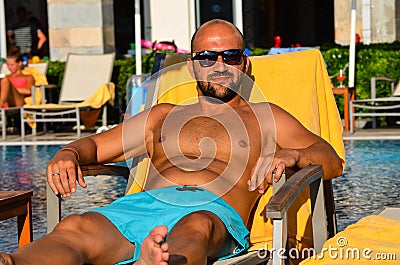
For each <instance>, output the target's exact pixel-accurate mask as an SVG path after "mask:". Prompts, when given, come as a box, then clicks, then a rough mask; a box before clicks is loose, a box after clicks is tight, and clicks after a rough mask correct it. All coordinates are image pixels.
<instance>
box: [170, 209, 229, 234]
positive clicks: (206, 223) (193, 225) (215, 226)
mask: <svg viewBox="0 0 400 265" xmlns="http://www.w3.org/2000/svg"><path fill="white" fill-rule="evenodd" d="M181 226H182V227H184V228H185V229H191V231H193V233H195V234H201V235H205V236H211V235H212V234H213V233H215V232H216V231H220V232H223V231H224V230H225V226H224V224H223V223H222V221H221V220H220V219H219V218H218V217H217V216H216V215H215V214H213V213H211V212H208V211H198V212H193V213H190V214H188V215H186V216H184V217H183V218H182V219H181V220H180V221H179V222H178V224H177V226H176V228H179V227H181Z"/></svg>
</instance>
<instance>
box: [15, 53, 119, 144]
mask: <svg viewBox="0 0 400 265" xmlns="http://www.w3.org/2000/svg"><path fill="white" fill-rule="evenodd" d="M114 58H115V54H113V53H110V54H69V55H68V58H67V63H66V66H65V71H64V76H63V81H62V85H61V91H60V97H59V103H58V104H41V105H25V106H24V107H23V108H22V109H21V137H22V138H24V137H25V123H48V122H74V123H75V124H76V127H77V137H78V138H79V137H80V133H81V129H80V127H81V126H80V119H81V117H80V111H82V110H84V109H86V110H88V109H101V108H102V109H103V118H102V119H103V126H106V125H107V109H106V108H107V105H106V104H105V103H106V102H108V101H109V100H113V99H114V85H113V84H112V86H111V83H110V80H111V74H112V70H113V66H114ZM102 85H106V86H107V87H106V88H105V89H106V90H107V89H108V88H110V89H109V91H108V92H107V91H105V93H106V94H107V98H104V97H100V95H98V96H99V98H96V93H98V92H101V91H99V90H98V89H99V88H101V86H102ZM111 87H112V89H111ZM85 100H86V101H85ZM88 100H91V102H87V101H88ZM92 100H95V101H96V102H92ZM104 101H105V102H104ZM86 103H87V104H86ZM32 134H36V126H33V128H32Z"/></svg>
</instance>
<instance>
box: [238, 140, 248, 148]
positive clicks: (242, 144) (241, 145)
mask: <svg viewBox="0 0 400 265" xmlns="http://www.w3.org/2000/svg"><path fill="white" fill-rule="evenodd" d="M238 144H239V146H240V147H243V148H246V147H247V146H248V144H247V143H246V141H244V140H240V141H239V142H238Z"/></svg>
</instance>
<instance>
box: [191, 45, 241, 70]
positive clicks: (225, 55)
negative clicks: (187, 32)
mask: <svg viewBox="0 0 400 265" xmlns="http://www.w3.org/2000/svg"><path fill="white" fill-rule="evenodd" d="M220 55H221V57H222V60H223V61H224V63H226V64H229V65H239V64H241V63H242V58H243V55H244V51H243V50H240V49H230V50H226V51H222V52H215V51H201V52H194V53H192V59H193V60H198V61H199V63H200V65H201V67H210V66H213V65H214V64H215V62H216V61H217V60H218V56H220Z"/></svg>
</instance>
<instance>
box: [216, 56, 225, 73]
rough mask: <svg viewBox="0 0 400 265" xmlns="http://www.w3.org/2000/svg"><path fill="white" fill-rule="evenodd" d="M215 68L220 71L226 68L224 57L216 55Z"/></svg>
mask: <svg viewBox="0 0 400 265" xmlns="http://www.w3.org/2000/svg"><path fill="white" fill-rule="evenodd" d="M215 69H216V70H218V69H221V70H222V71H223V70H225V69H226V64H225V62H224V59H222V55H218V58H217V62H216V63H215Z"/></svg>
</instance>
